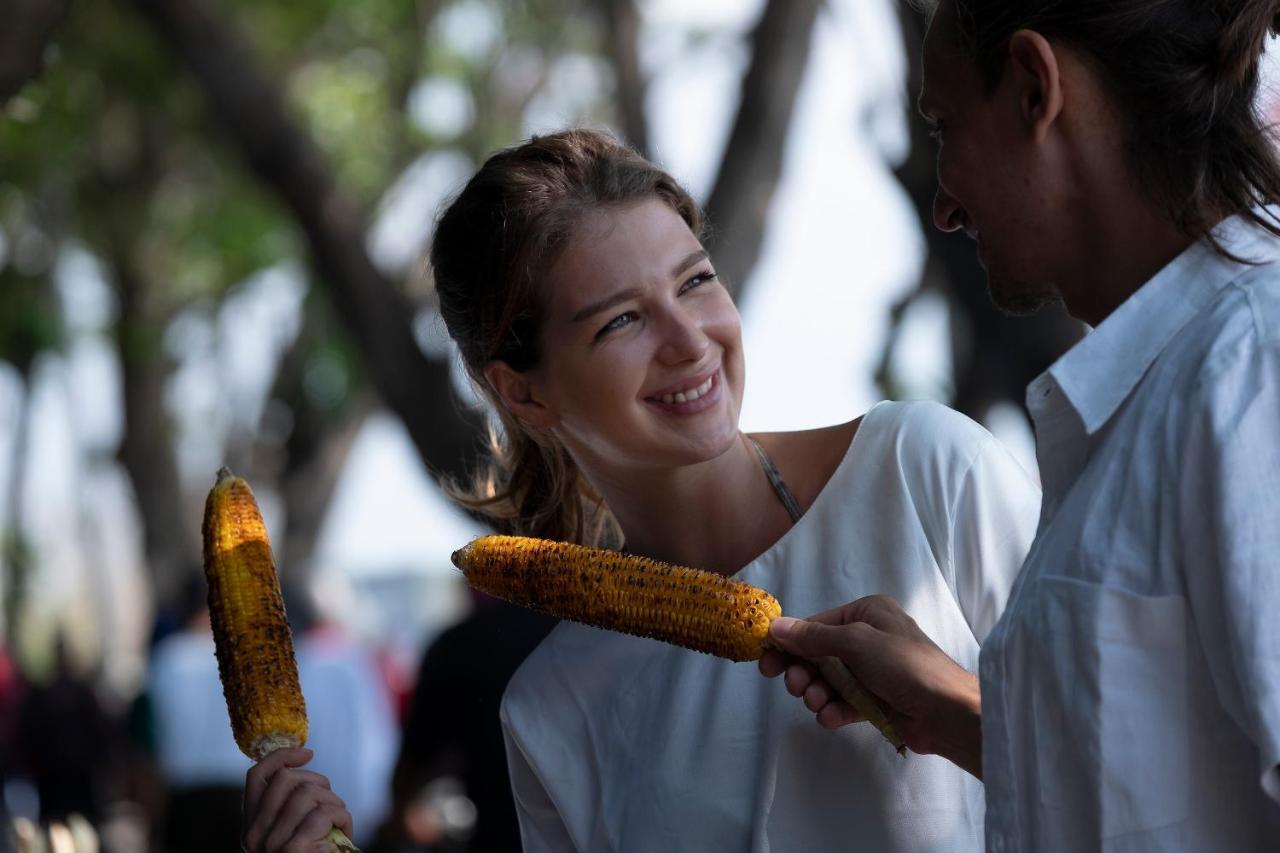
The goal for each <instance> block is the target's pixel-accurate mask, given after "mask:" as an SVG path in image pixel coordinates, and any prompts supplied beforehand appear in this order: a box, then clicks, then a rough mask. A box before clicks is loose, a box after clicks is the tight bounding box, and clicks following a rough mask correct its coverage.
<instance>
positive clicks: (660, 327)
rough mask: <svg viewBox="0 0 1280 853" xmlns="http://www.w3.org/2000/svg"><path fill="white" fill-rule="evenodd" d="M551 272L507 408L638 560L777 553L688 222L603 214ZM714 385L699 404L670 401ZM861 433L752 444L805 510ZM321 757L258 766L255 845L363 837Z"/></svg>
mask: <svg viewBox="0 0 1280 853" xmlns="http://www.w3.org/2000/svg"><path fill="white" fill-rule="evenodd" d="M546 278H547V280H546V282H545V283H544V286H543V293H542V294H541V295H542V298H543V305H542V308H543V314H544V317H545V320H544V324H543V327H542V328H541V329H540V330H539V340H540V341H543V342H544V343H543V347H542V349H543V351H542V353H541V359H540V361H539V363H538V365H537V366H536V367H534V368H532V369H530V370H527V371H524V372H520V371H516V370H513V369H512V368H511V367H510V365H508V364H506V363H504V362H501V361H494V362H491V363H490V364H488V365H486V367H485V371H484V373H485V378H486V380H487V381H488V382H489V384H490V385H491V386H492V387H493V389H494V390H495V391H496V392H497V394H498V396H499V398H500V399H501V400H502V403H503V405H504V406H505V407H506V408H507V409H508V410H509V411H510V412H511V413H512V414H514V415H515V416H516V417H517V418H518V419H519V420H520V422H521V423H522V424H523V425H524V426H525V427H526V428H527V429H529V430H532V431H540V432H543V433H546V434H549V435H550V436H553V437H554V438H555V439H557V440H558V441H560V442H561V443H562V444H563V445H564V446H565V447H566V448H567V449H568V450H569V452H570V453H571V454H572V455H573V458H574V460H575V462H576V463H577V464H578V466H579V468H580V469H581V470H582V471H583V473H584V474H585V475H586V477H587V478H588V480H589V481H590V482H591V484H592V485H593V486H594V487H595V488H596V489H597V491H598V492H599V493H600V494H601V495H602V496H603V497H604V499H605V501H606V503H607V504H608V506H609V509H610V511H611V512H612V513H613V514H614V517H615V518H616V519H617V520H618V523H619V524H620V526H621V527H622V531H623V534H624V536H625V538H626V543H627V550H629V551H631V552H633V553H637V554H645V555H647V556H651V557H655V558H658V559H662V560H667V561H670V562H675V563H680V564H683V565H690V566H700V567H702V568H706V569H709V570H712V571H717V572H721V573H723V574H732V573H734V572H737V571H738V570H739V569H741V568H742V567H743V566H745V565H746V564H747V563H749V562H751V561H752V560H753V559H755V558H756V557H757V556H758V555H760V554H761V553H763V552H764V551H766V550H767V549H768V548H769V547H771V546H772V545H773V544H774V543H775V542H776V541H777V540H778V539H779V538H781V537H782V535H783V534H784V533H785V532H786V531H787V530H789V529H790V527H791V519H790V517H789V516H788V515H787V512H786V510H785V509H784V508H783V506H782V504H781V502H780V501H779V500H778V498H777V495H776V494H775V493H774V491H773V487H772V486H771V485H770V484H769V481H768V478H767V477H766V476H765V474H764V471H763V470H762V468H761V466H760V462H759V460H758V459H757V457H756V455H755V451H754V450H753V449H751V448H750V447H749V446H748V445H747V444H746V442H745V441H744V437H743V435H742V433H741V432H739V430H738V413H739V411H740V410H741V406H742V394H743V383H744V379H745V367H744V362H743V354H742V330H741V325H740V321H739V318H738V312H737V309H736V308H735V307H734V305H733V301H732V299H731V298H730V297H729V294H728V292H727V291H726V290H725V289H724V287H723V286H722V285H721V284H720V282H719V280H718V279H717V278H716V276H715V269H714V267H713V266H712V264H711V262H710V259H709V258H708V257H707V256H706V253H705V251H704V250H703V247H702V245H701V244H700V243H699V242H698V239H697V238H696V237H695V236H694V234H693V233H692V232H691V231H690V230H689V228H688V226H687V225H686V224H685V222H684V220H683V219H681V218H680V217H679V215H677V214H676V213H675V211H674V210H672V209H671V207H669V206H668V205H667V204H666V203H665V202H663V201H660V200H650V201H643V202H639V203H637V204H632V205H628V206H624V207H619V208H609V209H602V210H597V211H594V212H592V213H591V214H589V215H588V216H587V217H586V219H585V220H584V222H583V223H582V225H581V226H580V227H579V229H578V232H577V234H576V235H575V238H574V239H573V240H571V241H570V243H569V245H568V247H567V248H566V249H565V250H564V252H563V253H562V255H561V257H560V258H559V260H558V261H557V262H556V263H555V264H554V265H553V267H552V269H551V270H550V271H549V273H548V275H547V277H546ZM708 376H713V377H714V379H713V389H712V391H711V392H710V393H709V394H708V395H707V396H706V397H704V398H702V399H700V400H698V401H696V402H695V403H694V404H691V405H690V404H686V405H685V406H672V405H664V404H663V403H662V402H661V401H660V397H661V395H662V394H664V393H667V392H674V391H675V390H679V389H683V388H688V387H691V386H695V385H697V384H698V383H699V382H701V381H703V380H704V379H705V378H706V377H708ZM857 426H858V421H857V420H855V421H850V422H849V423H844V424H839V425H836V426H831V427H824V428H821V429H814V430H807V431H801V432H787V433H764V434H758V435H755V436H753V438H755V439H756V440H757V441H759V442H760V444H761V445H762V446H763V447H764V448H765V449H766V452H767V453H768V454H769V456H770V458H772V460H773V461H774V464H775V465H777V467H778V468H779V470H780V471H781V472H782V475H783V478H784V479H785V480H786V482H787V485H788V486H789V487H790V489H791V490H792V493H793V494H794V495H795V498H796V500H797V502H798V503H799V504H800V507H801V508H802V509H808V507H809V506H810V505H812V503H813V502H814V500H816V499H817V496H818V494H819V493H820V492H821V491H822V488H823V486H825V485H826V483H827V480H828V479H830V477H831V475H832V473H834V471H835V469H836V468H837V467H838V465H839V464H840V462H841V460H842V459H843V458H844V456H845V454H846V452H847V450H848V448H849V445H850V442H851V441H852V440H853V437H854V433H855V432H856V430H857ZM309 757H310V754H309V751H308V750H280V751H278V752H275V753H272V754H271V755H269V756H268V757H267V758H265V759H263V760H262V761H261V762H259V763H258V764H257V765H256V766H255V767H253V768H252V769H251V770H250V771H249V775H248V779H247V780H246V791H245V833H244V847H245V849H246V850H248V851H251V853H259V851H270V852H271V853H275V851H290V853H293V851H317V853H318V851H322V850H325V849H326V848H325V847H324V843H323V837H324V834H325V833H326V832H327V831H328V829H329V827H330V826H332V825H336V826H339V827H340V828H343V829H344V831H346V832H347V834H348V835H350V834H351V833H350V824H351V818H350V815H349V814H348V813H347V812H346V810H345V808H344V807H343V806H342V803H341V800H340V799H338V798H337V796H336V795H335V794H333V792H332V791H331V790H330V789H329V783H328V780H327V779H325V778H324V777H323V776H320V775H319V774H316V773H312V772H310V771H307V770H304V769H301V766H302V765H303V764H305V763H306V761H307V760H308V759H309Z"/></svg>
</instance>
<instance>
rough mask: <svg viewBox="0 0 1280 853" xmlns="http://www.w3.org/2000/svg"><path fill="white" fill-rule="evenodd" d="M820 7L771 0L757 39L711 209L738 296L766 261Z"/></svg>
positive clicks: (814, 0) (713, 238)
mask: <svg viewBox="0 0 1280 853" xmlns="http://www.w3.org/2000/svg"><path fill="white" fill-rule="evenodd" d="M820 6H821V2H820V0H769V2H768V4H767V5H766V6H765V9H764V13H763V14H762V15H761V16H760V20H759V22H758V23H757V24H756V27H755V31H754V32H753V33H752V35H751V45H752V55H751V65H750V66H749V67H748V68H747V72H746V74H745V75H744V76H743V78H742V100H741V101H740V102H739V104H738V113H737V117H736V118H735V119H734V122H733V129H732V130H731V131H730V133H729V141H728V143H727V144H726V146H725V151H724V155H723V157H721V159H720V170H719V172H718V173H717V175H716V180H715V184H714V186H713V187H712V189H711V194H710V196H709V197H708V199H707V204H706V209H707V218H708V220H709V221H710V224H711V234H710V236H709V239H708V241H707V243H708V246H707V248H708V249H709V250H710V251H711V253H712V255H714V257H715V259H716V271H717V272H718V273H719V274H720V277H721V279H722V280H723V282H724V284H725V286H726V287H727V288H729V292H730V293H732V294H733V295H734V297H735V298H738V297H740V296H741V290H742V287H743V285H744V284H745V283H746V280H747V277H748V276H749V275H750V274H751V270H752V268H753V267H755V264H756V261H757V260H758V259H759V257H760V247H761V245H762V243H763V242H764V231H765V224H766V222H767V220H768V216H769V205H770V202H772V200H773V194H774V192H775V191H776V190H777V187H778V181H779V179H780V178H781V176H782V159H783V154H784V153H785V148H786V141H787V131H788V129H789V128H790V126H791V114H792V112H794V108H795V102H796V94H797V93H798V92H799V90H800V83H801V82H802V81H803V80H804V70H805V66H806V64H807V62H808V58H809V43H810V41H811V40H812V36H813V25H814V22H815V21H816V20H817V17H818V9H819V7H820Z"/></svg>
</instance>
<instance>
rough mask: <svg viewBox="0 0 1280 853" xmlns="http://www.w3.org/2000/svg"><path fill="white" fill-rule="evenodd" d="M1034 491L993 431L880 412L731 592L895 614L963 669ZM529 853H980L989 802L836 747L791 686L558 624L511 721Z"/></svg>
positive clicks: (853, 743) (972, 790)
mask: <svg viewBox="0 0 1280 853" xmlns="http://www.w3.org/2000/svg"><path fill="white" fill-rule="evenodd" d="M1039 506H1040V492H1039V489H1038V488H1037V487H1036V486H1035V485H1034V484H1033V483H1032V481H1031V480H1030V479H1029V478H1028V477H1027V475H1026V473H1025V472H1024V471H1023V470H1022V468H1021V467H1019V465H1018V464H1017V463H1016V462H1015V461H1014V460H1013V458H1012V457H1011V456H1010V455H1009V454H1008V452H1007V451H1006V450H1005V449H1004V448H1003V447H1002V446H1001V445H1000V444H999V443H998V442H997V441H996V440H995V439H994V438H992V436H991V435H990V434H989V433H987V432H986V430H984V429H983V428H982V427H980V426H978V425H977V424H975V423H973V422H972V421H970V420H968V419H967V418H965V417H964V416H962V415H960V414H958V413H956V412H953V411H952V410H950V409H948V408H946V407H944V406H941V405H938V404H936V403H928V402H913V403H891V402H884V403H880V404H878V405H876V406H875V407H874V408H872V409H871V411H870V412H868V413H867V414H866V416H865V417H864V418H863V421H862V425H861V426H860V428H859V429H858V431H857V434H856V435H855V437H854V439H853V441H852V443H851V444H850V447H849V450H848V451H847V452H846V454H845V457H844V459H843V460H842V461H841V463H840V465H839V467H838V468H837V469H836V471H835V473H834V474H833V475H832V477H831V479H830V480H829V481H828V483H827V485H826V486H825V487H824V489H823V490H822V492H821V494H820V495H819V496H818V498H817V500H816V501H815V502H814V504H813V506H812V507H810V509H809V510H808V512H806V513H805V515H804V517H803V518H801V519H800V521H799V522H798V523H797V524H796V525H795V526H794V527H792V528H791V529H790V530H789V531H788V532H787V533H786V535H784V536H783V537H782V538H781V539H780V540H779V541H778V542H777V543H775V544H774V545H773V547H771V548H770V549H769V550H768V551H766V552H765V553H763V554H761V555H760V556H759V557H758V558H756V559H755V560H754V561H753V562H751V563H750V564H749V565H747V566H746V567H745V568H743V569H742V571H740V572H739V573H738V574H737V575H735V577H737V578H739V579H741V580H743V581H746V582H747V583H751V584H754V585H756V586H760V587H763V588H764V589H766V590H768V591H770V592H772V593H773V594H774V595H775V596H776V597H777V598H778V600H779V601H780V602H781V603H782V608H783V612H784V613H787V614H788V615H795V616H807V615H810V614H813V613H817V612H820V611H823V610H827V609H830V608H832V607H835V606H838V605H840V604H843V603H845V602H848V601H852V600H854V599H857V598H860V597H862V596H864V595H870V594H872V593H880V594H886V595H891V596H893V597H895V598H897V599H898V600H899V601H901V602H902V604H903V606H904V607H905V608H906V609H907V611H908V612H909V613H910V614H911V615H912V616H913V617H914V618H915V619H916V621H917V622H919V624H920V626H921V628H923V629H924V631H925V633H926V634H928V635H929V636H930V637H932V638H933V639H934V641H935V642H937V644H938V645H939V646H940V647H941V648H942V650H943V651H945V652H946V653H947V654H948V655H950V656H951V657H952V658H954V659H956V660H957V661H959V662H960V663H961V664H962V665H963V666H965V667H967V668H968V669H970V670H975V669H976V668H977V664H978V644H979V641H980V640H981V639H982V638H983V637H985V636H986V633H987V631H988V630H989V629H990V628H991V626H992V625H993V624H994V623H995V621H996V619H997V617H998V616H999V615H1000V612H1001V610H1002V609H1003V608H1004V604H1005V600H1006V598H1007V597H1008V592H1009V588H1010V585H1011V584H1012V581H1013V578H1014V576H1015V575H1016V574H1017V572H1018V569H1019V567H1020V566H1021V564H1022V560H1023V557H1024V556H1025V555H1026V553H1027V549H1028V547H1029V546H1030V544H1031V539H1032V537H1033V535H1034V533H1035V528H1036V519H1037V517H1038V513H1039ZM502 723H503V728H504V731H505V733H506V738H507V760H508V763H509V764H510V768H511V780H512V788H513V792H514V795H515V802H516V809H517V812H518V813H519V816H520V827H521V835H522V837H523V841H524V847H525V850H526V851H529V853H537V851H544V850H580V851H592V853H595V851H627V852H628V853H630V851H657V853H678V851H689V853H709V851H721V850H724V851H748V850H749V851H774V853H792V851H810V850H813V851H817V850H823V851H828V850H867V851H877V853H892V851H899V850H901V851H912V853H922V851H930V850H938V851H942V850H946V851H954V850H980V849H981V848H982V843H983V837H982V826H983V792H982V785H981V783H979V782H978V781H977V780H976V779H974V778H972V777H971V776H969V775H968V774H967V773H965V772H964V771H962V770H960V769H959V768H957V767H955V766H954V765H952V764H950V763H949V762H947V761H946V760H944V759H942V758H939V757H937V756H921V755H915V754H908V756H907V757H906V758H901V757H899V756H898V754H897V753H896V752H894V750H893V748H892V747H891V746H890V745H889V744H888V743H887V742H886V741H885V740H884V739H883V738H882V737H881V736H880V734H879V733H878V732H876V730H875V729H873V728H872V727H871V726H870V725H866V724H858V725H854V726H846V727H844V728H842V729H840V730H838V731H834V732H833V731H827V730H825V729H823V728H821V727H819V726H818V725H817V723H816V722H815V721H814V717H813V714H812V713H810V712H809V711H808V710H806V709H805V707H804V705H803V704H802V703H801V702H800V700H798V699H795V698H793V697H792V696H791V695H790V694H788V693H787V692H786V688H785V687H784V686H783V684H782V680H781V679H773V680H770V679H766V678H764V677H762V676H761V675H760V673H759V671H758V670H757V669H756V665H755V664H754V663H733V662H731V661H726V660H721V659H718V658H714V657H711V656H709V655H705V654H700V653H697V652H691V651H687V650H685V649H681V648H676V647H674V646H669V645H666V644H664V643H660V642H657V641H654V640H648V639H642V638H638V637H630V636H626V635H622V634H615V633H612V632H607V631H602V630H599V629H595V628H588V627H584V626H582V625H577V624H572V623H562V624H561V625H559V626H558V627H557V628H556V629H555V630H554V631H553V632H552V633H551V634H550V635H549V636H548V637H547V639H546V640H544V641H543V643H542V644H541V645H540V646H539V647H538V648H537V649H536V650H535V651H534V653H533V654H532V655H531V656H530V657H529V659H528V660H527V661H525V663H524V665H523V666H522V667H521V668H520V669H519V671H518V672H517V673H516V675H515V677H514V678H513V679H512V681H511V684H510V685H509V686H508V688H507V692H506V695H505V697H504V699H503V704H502Z"/></svg>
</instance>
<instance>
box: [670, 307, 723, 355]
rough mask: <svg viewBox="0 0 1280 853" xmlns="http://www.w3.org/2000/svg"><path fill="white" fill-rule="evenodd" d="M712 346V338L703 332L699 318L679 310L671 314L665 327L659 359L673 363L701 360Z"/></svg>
mask: <svg viewBox="0 0 1280 853" xmlns="http://www.w3.org/2000/svg"><path fill="white" fill-rule="evenodd" d="M710 347H711V340H710V339H709V338H708V337H707V335H706V333H705V332H703V330H702V324H701V323H699V322H698V318H697V317H694V316H692V315H691V314H689V313H688V312H685V311H680V310H677V311H675V312H673V313H672V314H671V315H670V316H669V318H668V321H667V323H666V324H665V327H664V329H663V336H662V344H661V346H660V347H659V348H658V360H659V361H661V362H662V363H663V364H672V365H674V364H682V363H684V362H687V361H701V360H702V359H703V357H704V356H706V354H707V350H708V349H709V348H710Z"/></svg>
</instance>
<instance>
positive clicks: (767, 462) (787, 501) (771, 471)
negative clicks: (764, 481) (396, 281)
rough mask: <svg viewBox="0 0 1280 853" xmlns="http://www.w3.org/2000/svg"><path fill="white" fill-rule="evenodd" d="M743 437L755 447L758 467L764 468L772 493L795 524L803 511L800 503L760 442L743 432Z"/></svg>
mask: <svg viewBox="0 0 1280 853" xmlns="http://www.w3.org/2000/svg"><path fill="white" fill-rule="evenodd" d="M743 438H745V439H746V440H747V442H748V443H749V444H750V445H751V446H752V447H754V448H755V450H756V456H758V457H759V458H760V467H761V468H763V469H764V475H765V476H766V477H768V478H769V485H771V486H773V491H774V494H776V495H777V496H778V500H780V501H782V505H783V506H784V507H786V509H787V515H789V516H791V523H792V524H795V523H796V522H797V521H799V520H800V517H801V516H802V515H804V513H803V512H801V511H800V504H798V503H796V496H795V495H793V494H791V489H789V488H787V484H786V482H785V481H784V480H783V479H782V474H781V473H780V472H779V471H778V466H776V465H774V464H773V460H772V459H770V458H769V454H767V453H765V452H764V448H763V447H761V446H760V442H758V441H756V440H755V439H754V438H752V437H751V436H749V435H746V434H745V433H744V434H743Z"/></svg>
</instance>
